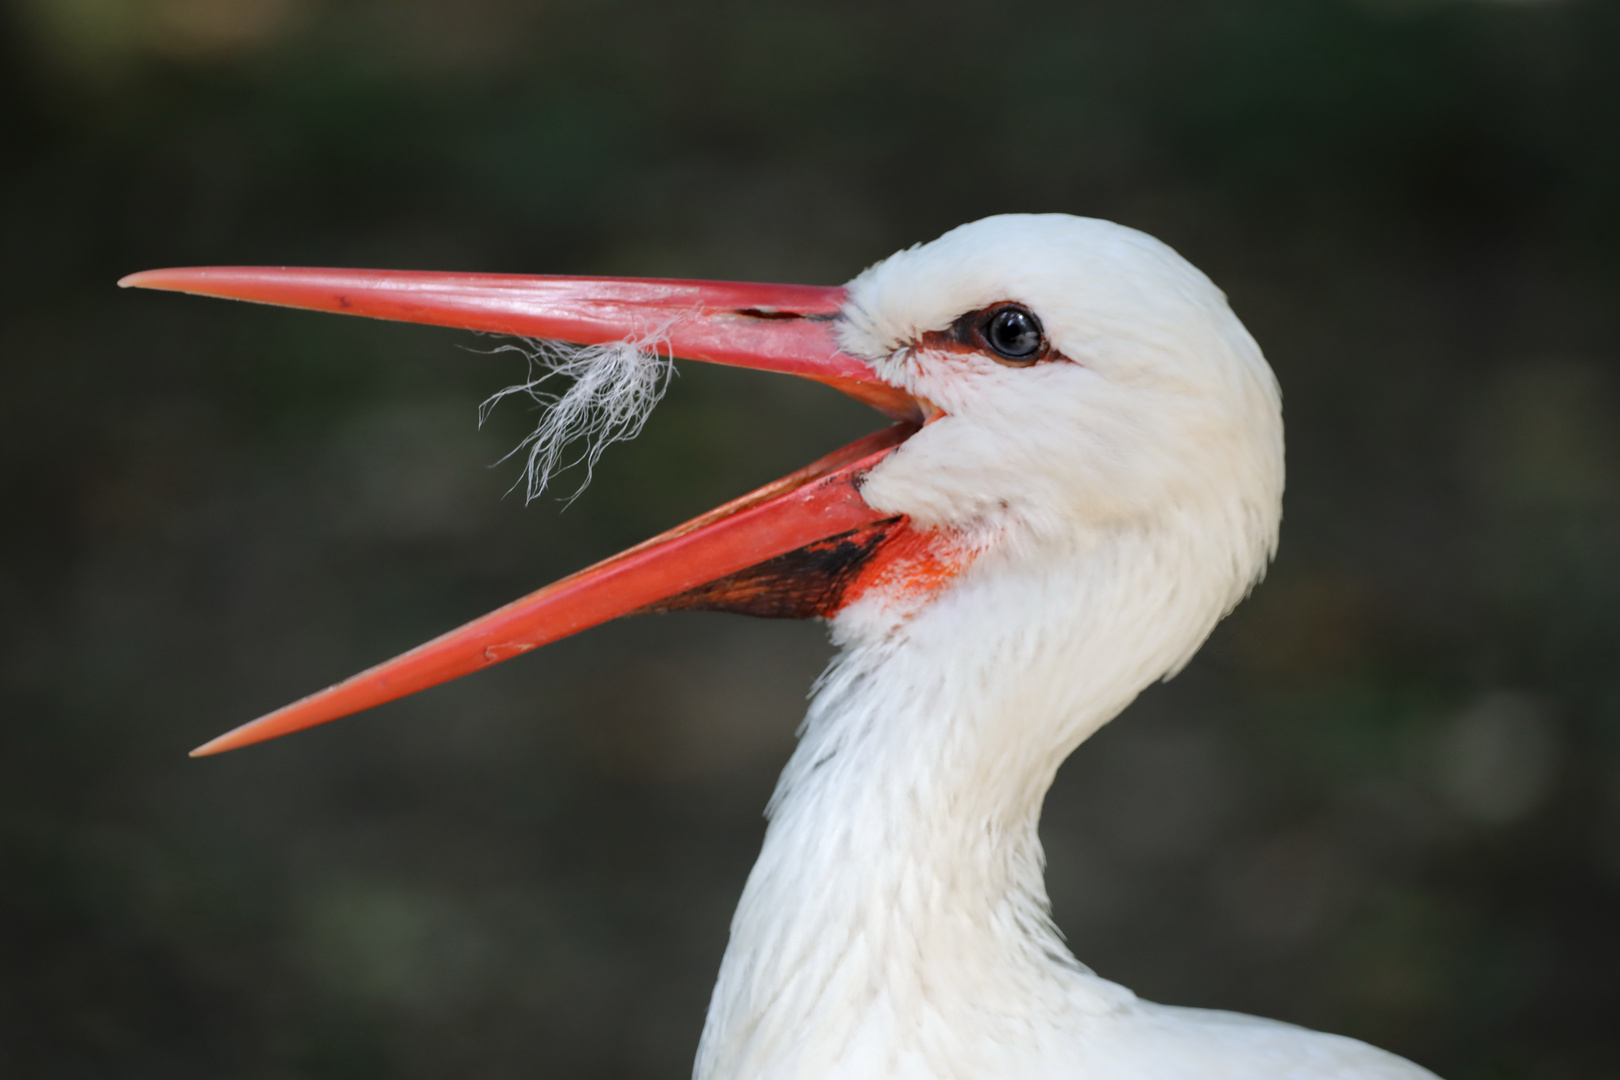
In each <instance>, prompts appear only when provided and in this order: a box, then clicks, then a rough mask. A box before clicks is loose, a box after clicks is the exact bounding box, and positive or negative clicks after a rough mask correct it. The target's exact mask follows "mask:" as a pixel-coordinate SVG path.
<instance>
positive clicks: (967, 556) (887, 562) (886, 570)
mask: <svg viewBox="0 0 1620 1080" xmlns="http://www.w3.org/2000/svg"><path fill="white" fill-rule="evenodd" d="M972 561H973V553H972V552H971V551H970V550H968V549H967V548H966V547H964V546H963V545H962V544H961V543H959V542H958V541H957V540H956V538H955V537H953V536H951V535H950V534H949V533H946V532H944V531H942V530H937V529H919V528H917V527H916V526H914V525H912V524H911V520H910V519H909V518H902V519H901V520H900V523H899V524H898V525H897V526H896V527H895V528H893V529H891V530H890V531H889V532H888V534H887V535H886V536H885V537H884V538H883V541H882V542H881V543H880V544H879V545H878V546H877V548H876V549H875V550H874V551H873V552H872V554H871V557H869V558H868V559H866V560H865V561H863V562H862V564H861V566H860V568H859V570H858V571H857V572H856V573H855V575H854V578H853V580H851V581H850V582H849V584H848V585H847V586H846V587H845V588H844V590H843V595H842V596H841V597H840V598H839V599H840V603H839V605H838V609H837V610H839V611H842V610H843V609H844V608H846V607H848V606H849V605H850V604H853V603H855V602H856V601H857V600H860V599H862V598H863V597H865V596H867V595H868V594H870V593H874V592H876V593H883V594H887V595H888V597H889V598H890V602H891V603H898V604H903V605H905V606H906V607H920V606H921V605H922V604H925V603H927V602H928V601H929V600H931V599H933V597H934V595H935V594H936V593H938V592H939V591H940V590H941V589H943V588H944V587H945V586H947V585H949V584H950V583H951V582H952V581H953V580H955V579H956V577H957V576H958V575H959V574H961V573H962V571H963V570H966V569H967V567H968V564H969V563H971V562H972Z"/></svg>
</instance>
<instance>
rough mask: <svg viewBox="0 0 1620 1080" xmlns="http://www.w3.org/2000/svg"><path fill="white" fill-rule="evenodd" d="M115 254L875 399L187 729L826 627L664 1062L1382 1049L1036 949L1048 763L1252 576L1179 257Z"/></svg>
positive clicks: (1236, 390) (1274, 493)
mask: <svg viewBox="0 0 1620 1080" xmlns="http://www.w3.org/2000/svg"><path fill="white" fill-rule="evenodd" d="M124 284H128V285H137V286H144V287H150V288H160V289H173V290H179V291H185V292H196V293H205V294H209V295H215V296H226V297H234V298H237V299H247V300H258V301H263V302H268V303H277V304H286V305H292V306H299V307H309V308H318V309H323V310H329V311H338V312H346V313H350V314H363V315H372V316H378V317H383V318H394V319H405V320H410V321H417V322H431V323H437V324H441V325H452V326H463V327H471V328H475V329H480V330H486V331H497V332H503V333H509V334H519V335H524V336H529V337H540V338H548V339H558V340H564V341H572V342H582V343H586V344H591V343H605V342H613V341H623V340H646V339H647V338H648V336H649V335H655V334H656V335H661V340H662V342H663V344H664V347H666V348H667V349H668V351H669V352H671V353H672V354H673V355H675V356H680V357H686V358H692V359H697V360H707V361H711V362H717V363H724V364H733V365H742V366H749V367H755V368H763V369H768V370H774V371H782V372H788V373H792V374H798V375H801V376H806V377H809V378H813V379H818V380H820V381H822V382H826V383H830V384H832V385H834V386H836V387H838V388H839V389H842V390H844V391H845V392H846V393H850V394H852V395H854V396H856V397H858V398H861V399H862V400H865V401H868V402H870V403H872V404H874V405H876V406H877V407H878V408H880V409H882V410H884V411H885V412H887V413H889V414H890V415H891V416H892V417H894V418H896V419H897V421H898V422H897V423H896V424H895V425H894V426H893V427H891V428H889V429H888V430H887V431H884V432H880V433H878V434H876V435H873V436H869V437H867V438H866V439H863V440H860V441H858V442H857V443H854V444H852V445H851V446H849V447H846V448H845V449H843V450H841V451H838V452H836V453H834V454H832V455H830V456H828V457H827V458H824V459H823V460H822V461H820V462H817V463H816V464H814V465H812V466H810V467H808V468H806V469H804V470H801V471H800V472H798V473H795V474H793V475H792V476H789V477H786V478H784V479H783V480H780V481H777V482H776V483H775V484H771V485H768V486H767V487H765V488H762V489H760V490H759V491H757V492H755V493H753V494H751V495H748V496H745V497H744V498H742V499H739V500H736V501H735V502H732V503H728V504H727V505H725V506H723V507H720V508H719V509H717V510H715V511H712V512H710V513H709V514H706V515H704V516H702V517H700V518H698V519H696V520H694V521H692V522H689V523H687V524H685V525H682V526H680V527H678V528H676V529H673V530H671V531H670V532H668V533H665V534H663V535H662V536H659V537H656V538H654V539H652V540H649V541H647V542H646V543H644V544H641V545H639V546H637V547H635V548H632V549H630V550H629V551H627V552H625V553H623V554H621V555H618V556H615V557H613V558H611V559H608V560H606V561H605V562H603V563H600V564H598V565H596V566H594V567H591V568H589V569H587V570H583V571H581V572H579V573H577V574H574V575H573V576H571V577H568V578H565V579H563V580H562V581H560V582H557V583H556V584H554V585H551V586H549V587H547V588H545V589H541V590H540V591H539V592H536V593H534V594H531V595H530V596H528V597H525V598H524V599H522V600H519V601H516V602H514V603H512V604H509V605H507V606H506V607H504V608H501V609H500V610H498V611H496V612H493V613H492V614H490V615H487V616H485V617H483V618H482V619H478V620H476V621H474V622H472V623H469V624H468V625H467V626H465V627H462V628H461V629H459V630H455V631H452V632H450V633H448V634H446V635H444V636H443V637H440V638H438V639H435V640H434V641H432V642H429V643H428V644H426V645H423V646H420V647H418V648H417V649H414V650H412V651H411V652H409V653H406V654H404V655H402V656H400V657H397V658H395V659H394V660H391V661H388V662H387V663H384V664H382V665H379V666H378V667H375V668H372V669H371V670H369V671H367V672H364V673H362V674H360V675H357V676H355V677H353V678H352V679H349V680H348V681H346V682H343V683H340V684H338V685H336V686H334V687H331V688H329V689H328V690H325V691H322V692H320V693H318V694H315V695H312V696H311V697H309V698H305V699H304V700H302V701H300V702H297V703H295V704H293V705H290V706H287V707H286V708H284V709H281V710H279V711H277V712H275V713H271V714H270V715H268V716H266V717H263V718H261V719H259V720H257V721H254V722H253V723H251V724H248V725H245V726H243V727H241V728H238V729H236V730H235V731H233V732H230V733H229V734H226V735H224V736H221V737H220V738H218V739H216V740H214V741H213V742H211V743H209V744H207V745H206V746H204V747H202V748H200V749H199V751H197V752H199V753H215V752H218V751H220V750H226V749H231V748H233V747H237V746H242V745H245V744H247V743H251V742H256V741H259V740H261V739H266V738H271V737H274V736H276V735H280V734H285V733H287V732H289V731H294V730H298V729H300V728H303V727H308V726H311V725H313V724H317V723H322V722H325V721H327V720H331V719H335V718H337V717H339V716H342V715H346V714H348V713H351V712H354V711H356V710H358V709H362V708H366V707H368V706H371V705H375V704H378V703H379V702H382V701H387V700H390V699H392V698H396V697H400V696H402V695H404V694H408V693H411V692H414V691H416V690H419V689H422V688H424V687H426V686H431V685H433V684H435V683H438V682H441V681H444V680H445V679H449V678H454V677H456V676H458V675H461V674H465V673H467V672H470V671H472V670H476V669H477V668H479V667H482V666H485V665H488V664H491V663H496V662H499V661H501V660H504V659H507V658H509V657H511V656H515V655H517V654H519V653H522V652H525V651H527V650H528V649H531V648H534V647H536V646H538V645H542V644H545V643H547V642H549V641H554V640H556V639H558V638H560V637H564V636H566V635H568V634H572V633H575V632H577V631H579V630H582V629H585V628H586V627H589V626H592V625H595V624H597V623H600V622H603V621H605V620H607V619H611V618H615V617H617V616H619V615H623V614H628V613H631V612H636V611H646V610H670V609H675V608H685V607H707V608H719V609H726V610H736V611H743V612H747V613H751V614H758V615H775V616H797V617H806V616H817V617H822V618H825V619H826V620H827V623H828V626H829V628H830V631H831V634H832V637H833V640H834V641H835V642H836V643H837V644H838V646H839V647H840V650H841V651H840V652H839V654H838V657H837V659H836V660H835V661H834V662H833V665H832V667H831V669H830V670H829V671H828V673H827V675H826V676H825V677H824V679H823V680H822V682H821V683H820V685H819V689H818V690H817V691H816V693H815V697H814V700H813V702H812V704H811V706H810V711H809V715H808V717H807V718H806V720H805V722H804V726H803V729H802V735H801V737H800V740H799V744H798V747H797V749H796V751H795V752H794V754H793V757H792V759H791V760H790V761H789V763H788V765H787V768H786V769H785V771H784V772H783V774H782V778H781V781H780V783H779V784H778V786H777V789H776V793H775V795H774V796H773V798H772V800H771V803H770V808H769V816H770V827H769V830H768V831H767V833H766V837H765V842H764V847H763V850H762V851H761V852H760V856H759V861H758V863H757V864H756V865H755V867H754V870H753V873H752V874H751V875H750V877H749V879H748V883H747V886H746V888H745V889H744V891H743V895H742V899H741V902H740V903H739V905H738V907H737V912H736V915H735V917H734V919H733V920H732V924H731V939H730V943H729V946H728V948H727V950H726V954H725V959H724V961H723V962H722V964H721V968H720V975H719V980H718V982H717V984H716V986H715V990H714V996H713V998H712V1000H711V1002H710V1006H709V1013H708V1020H707V1022H706V1024H705V1025H704V1029H703V1038H702V1043H701V1046H700V1048H699V1051H698V1057H697V1064H696V1068H695V1075H696V1077H697V1078H699V1080H756V1078H757V1080H801V1078H802V1080H831V1078H838V1080H846V1078H847V1080H875V1078H884V1080H945V1078H978V1080H1001V1078H1013V1077H1017V1078H1019V1080H1045V1078H1051V1080H1078V1078H1085V1080H1238V1078H1247V1080H1281V1078H1284V1077H1289V1078H1296V1080H1326V1078H1329V1077H1332V1078H1337V1080H1373V1078H1381V1080H1397V1078H1399V1080H1417V1078H1419V1077H1430V1076H1431V1074H1430V1073H1428V1072H1427V1071H1426V1070H1424V1069H1422V1068H1419V1067H1418V1066H1416V1065H1413V1064H1410V1063H1408V1062H1406V1061H1404V1060H1402V1059H1400V1058H1397V1057H1395V1056H1393V1055H1391V1054H1388V1053H1385V1052H1384V1051H1381V1050H1377V1049H1374V1048H1373V1047H1370V1046H1367V1045H1365V1044H1363V1043H1360V1042H1356V1041H1354V1040H1351V1039H1348V1038H1343V1037H1339V1036H1334V1035H1325V1034H1319V1033H1316V1032H1312V1031H1307V1030H1304V1029H1302V1028H1297V1027H1293V1026H1290V1025H1287V1024H1282V1023H1277V1022H1274V1021H1267V1020H1259V1019H1253V1018H1250V1017H1246V1016H1240V1015H1236V1014H1232V1013H1222V1012H1210V1011H1204V1010H1196V1009H1186V1008H1174V1007H1169V1006H1164V1005H1156V1004H1152V1003H1150V1002H1146V1001H1143V1000H1141V999H1139V998H1137V997H1136V996H1135V995H1134V994H1132V993H1131V992H1130V991H1129V990H1127V989H1125V988H1124V987H1122V986H1119V985H1117V984H1115V983H1112V982H1109V981H1107V980H1106V979H1102V978H1100V977H1098V976H1097V975H1095V974H1093V973H1092V972H1091V971H1090V970H1088V969H1087V968H1085V967H1084V966H1082V965H1081V964H1080V963H1079V962H1077V961H1076V960H1075V958H1074V957H1073V956H1072V955H1070V953H1069V951H1068V950H1067V948H1065V946H1064V944H1063V942H1062V940H1061V938H1060V936H1059V934H1058V932H1057V930H1056V929H1055V928H1054V926H1053V925H1052V922H1051V920H1050V916H1049V904H1048V900H1047V895H1046V887H1045V883H1044V881H1043V875H1042V870H1043V855H1042V851H1041V844H1040V839H1039V837H1038V835H1037V824H1038V821H1039V818H1040V810H1041V803H1042V800H1043V798H1044V796H1045V794H1046V791H1047V789H1048V787H1049V786H1050V785H1051V783H1052V779H1053V776H1054V774H1055V773H1056V771H1057V768H1058V766H1059V764H1060V763H1061V762H1062V761H1063V759H1064V758H1066V757H1067V756H1068V755H1069V753H1070V752H1071V751H1072V750H1074V748H1075V747H1076V746H1078V745H1079V744H1080V743H1081V742H1083V741H1084V740H1085V739H1086V737H1087V736H1089V735H1091V734H1092V733H1093V732H1095V731H1096V730H1097V729H1098V728H1099V727H1101V726H1102V725H1103V724H1105V723H1107V722H1108V721H1109V720H1111V719H1112V718H1113V717H1115V716H1116V715H1118V714H1119V712H1120V711H1121V710H1122V709H1124V708H1125V706H1126V705H1127V704H1129V703H1130V701H1131V700H1132V699H1133V698H1135V697H1136V695H1137V694H1138V693H1140V692H1141V691H1142V690H1143V689H1144V688H1145V687H1147V686H1148V685H1149V684H1150V683H1152V682H1154V681H1155V680H1157V679H1162V678H1165V677H1167V676H1169V675H1172V674H1174V673H1175V672H1176V671H1178V670H1179V669H1180V668H1181V667H1182V666H1183V665H1184V664H1186V663H1187V661H1188V659H1189V658H1190V657H1191V656H1192V655H1193V653H1194V652H1195V651H1196V650H1197V649H1198V647H1199V646H1200V645H1201V644H1202V643H1203V641H1204V639H1205V638H1206V637H1207V636H1208V635H1209V633H1210V631H1211V629H1212V628H1213V627H1214V626H1215V624H1216V623H1217V622H1218V621H1219V620H1220V619H1221V618H1222V617H1223V616H1224V615H1225V614H1226V613H1227V612H1229V611H1230V610H1231V609H1232V607H1233V606H1234V605H1235V604H1237V603H1238V601H1240V600H1241V599H1242V598H1243V597H1244V595H1245V594H1246V593H1247V592H1248V590H1249V589H1250V588H1251V586H1253V585H1254V584H1255V582H1256V581H1257V580H1258V579H1259V578H1260V577H1261V575H1262V573H1263V572H1264V570H1265V567H1266V564H1267V562H1268V560H1269V559H1270V557H1271V555H1272V553H1273V551H1274V550H1275V547H1276V543H1277V529H1278V524H1279V521H1280V517H1281V497H1282V491H1283V426H1282V411H1281V400H1280V396H1279V393H1278V389H1277V384H1276V380H1275V378H1274V377H1273V375H1272V372H1271V369H1270V368H1269V367H1268V366H1267V364H1266V362H1265V360H1264V358H1263V357H1262V356H1261V353H1260V349H1259V347H1258V346H1257V345H1256V344H1255V342H1254V340H1253V339H1252V338H1251V337H1250V336H1249V334H1248V333H1247V332H1246V331H1245V330H1244V328H1243V326H1242V324H1241V323H1239V321H1238V319H1237V317H1236V316H1235V315H1233V313H1232V311H1231V309H1230V308H1229V307H1228V306H1227V303H1226V299H1225V297H1224V296H1223V295H1222V293H1221V292H1220V290H1218V289H1217V288H1216V287H1215V286H1214V285H1213V284H1211V282H1210V281H1209V280H1208V279H1207V278H1206V277H1204V275H1203V274H1201V273H1199V271H1198V270H1196V269H1195V268H1193V267H1192V266H1191V265H1189V264H1188V263H1187V262H1186V261H1185V260H1183V259H1182V258H1181V257H1180V256H1178V255H1177V254H1176V253H1175V252H1174V251H1172V250H1171V249H1170V248H1169V247H1167V246H1165V245H1164V244H1162V243H1160V242H1158V241H1157V240H1154V239H1152V238H1151V237H1148V236H1146V235H1144V234H1142V233H1140V232H1136V231H1134V230H1131V229H1127V228H1123V227H1121V226H1118V225H1113V224H1110V223H1108V222H1104V221H1096V220H1089V219H1084V218H1075V217H1068V216H1063V215H1041V216H1023V215H1009V216H1002V217H993V218H988V219H985V220H983V221H979V222H975V223H973V224H970V225H964V226H962V227H961V228H958V229H954V230H952V231H951V232H949V233H946V234H945V235H944V236H942V237H940V238H939V239H938V240H935V241H934V242H932V243H929V244H924V245H921V246H918V247H913V248H910V249H907V250H905V251H902V252H899V253H898V254H896V255H893V256H891V257H890V258H888V259H886V260H885V261H883V262H881V263H878V264H877V265H875V266H873V267H872V268H871V269H869V270H867V271H866V272H864V273H862V274H861V275H860V276H859V277H857V278H855V280H854V281H852V282H850V283H849V285H847V286H846V287H844V288H842V289H822V288H812V287H805V286H769V285H741V284H735V283H701V282H670V281H649V280H636V279H612V278H596V279H585V278H560V277H509V276H499V275H474V274H424V273H411V272H387V271H328V270H296V269H253V268H215V269H191V270H161V271H150V272H148V273H144V274H137V275H134V276H133V277H131V278H126V279H125V281H124Z"/></svg>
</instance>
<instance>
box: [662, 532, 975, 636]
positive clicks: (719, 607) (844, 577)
mask: <svg viewBox="0 0 1620 1080" xmlns="http://www.w3.org/2000/svg"><path fill="white" fill-rule="evenodd" d="M971 561H972V553H971V552H970V551H969V550H967V549H966V548H964V547H963V546H962V545H961V544H959V543H958V542H957V541H956V540H955V538H954V537H952V536H951V535H949V534H948V533H945V532H942V531H935V530H927V529H919V528H916V527H915V526H913V525H912V524H911V519H910V518H907V517H894V518H889V519H888V520H886V521H879V522H876V523H874V524H872V525H865V526H862V527H861V528H858V529H852V530H850V531H849V532H846V533H840V534H839V535H837V536H829V537H827V538H826V539H824V540H817V541H816V542H814V543H812V544H806V545H805V546H804V547H802V548H799V549H798V550H796V551H790V552H788V553H787V554H785V555H779V556H777V557H776V558H774V559H767V560H766V561H765V562H762V563H759V564H757V565H755V566H751V567H749V568H748V569H746V570H740V571H738V572H737V573H735V574H728V575H726V576H725V577H722V578H718V579H716V580H714V581H711V582H708V583H707V584H704V585H698V586H696V587H695V588H691V589H688V590H686V591H685V592H682V593H678V594H676V595H674V596H671V597H668V598H667V599H664V600H661V601H659V602H658V603H656V604H652V605H649V606H648V607H646V608H644V609H642V610H644V611H683V610H686V611H690V610H693V609H699V610H706V611H730V612H735V613H737V614H740V615H754V616H757V617H760V618H766V619H809V618H817V617H820V618H831V617H833V616H834V615H836V614H838V613H839V612H840V611H842V610H844V608H846V607H848V606H849V605H850V604H853V603H854V602H855V601H857V600H860V599H862V598H863V597H865V596H868V595H872V594H874V593H882V594H885V595H886V596H887V597H888V598H889V600H890V602H891V603H896V604H900V605H903V606H905V607H908V608H911V607H917V606H920V605H921V604H923V603H926V602H927V601H928V600H929V599H930V598H931V597H932V596H933V595H934V594H935V593H937V592H939V590H941V589H943V588H944V587H945V586H946V585H948V584H949V583H950V581H951V579H952V578H954V577H956V575H958V574H960V573H961V572H962V571H963V570H964V569H966V567H967V565H968V563H969V562H971Z"/></svg>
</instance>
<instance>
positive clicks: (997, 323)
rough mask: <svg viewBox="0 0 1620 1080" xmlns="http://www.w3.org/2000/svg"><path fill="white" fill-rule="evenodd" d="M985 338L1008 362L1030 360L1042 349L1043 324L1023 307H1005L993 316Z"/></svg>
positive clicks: (986, 328)
mask: <svg viewBox="0 0 1620 1080" xmlns="http://www.w3.org/2000/svg"><path fill="white" fill-rule="evenodd" d="M984 336H985V339H986V340H988V341H989V342H990V347H991V348H992V349H994V350H996V352H998V353H1000V354H1001V355H1002V356H1003V357H1005V358H1007V359H1008V360H1028V359H1030V358H1031V357H1033V356H1034V355H1035V354H1036V353H1037V352H1039V351H1040V348H1041V324H1040V323H1039V322H1037V321H1036V319H1035V316H1034V315H1033V314H1032V313H1031V312H1028V311H1025V310H1024V309H1023V308H1021V307H1004V308H1002V309H1001V310H999V311H997V312H996V313H995V314H993V315H991V316H990V324H989V325H988V326H986V327H985V331H984Z"/></svg>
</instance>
